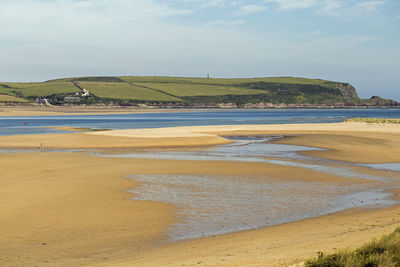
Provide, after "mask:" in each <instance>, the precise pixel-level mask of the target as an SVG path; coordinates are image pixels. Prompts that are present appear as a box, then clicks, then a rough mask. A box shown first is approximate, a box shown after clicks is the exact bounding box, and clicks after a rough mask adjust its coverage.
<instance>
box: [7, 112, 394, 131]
mask: <svg viewBox="0 0 400 267" xmlns="http://www.w3.org/2000/svg"><path fill="white" fill-rule="evenodd" d="M165 111H166V112H154V113H148V112H147V113H133V114H112V115H110V114H108V115H57V116H18V117H0V135H25V134H46V133H64V132H63V131H57V130H55V129H53V128H51V127H57V126H71V127H77V128H93V129H111V130H117V129H139V128H161V127H178V126H201V125H240V124H289V123H332V122H341V121H344V120H345V119H348V118H358V117H359V118H368V117H369V118H397V119H400V109H389V108H379V109H259V110H198V111H197V110H193V111H182V110H179V109H166V110H165Z"/></svg>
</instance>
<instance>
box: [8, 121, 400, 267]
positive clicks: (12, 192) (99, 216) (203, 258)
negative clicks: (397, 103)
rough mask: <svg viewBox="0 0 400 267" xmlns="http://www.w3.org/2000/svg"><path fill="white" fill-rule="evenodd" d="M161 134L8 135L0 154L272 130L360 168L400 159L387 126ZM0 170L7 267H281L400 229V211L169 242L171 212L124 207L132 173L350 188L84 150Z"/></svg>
mask: <svg viewBox="0 0 400 267" xmlns="http://www.w3.org/2000/svg"><path fill="white" fill-rule="evenodd" d="M165 131H166V129H155V130H154V132H153V133H152V135H149V133H148V132H143V131H142V132H140V131H138V130H129V131H122V132H118V131H115V132H91V133H72V134H65V135H38V136H5V137H0V147H37V144H38V142H40V141H41V140H46V141H45V145H46V146H49V147H54V148H57V147H68V148H89V147H90V148H108V149H111V148H112V149H119V148H129V149H131V148H136V147H146V146H147V147H174V146H185V145H186V146H192V145H212V144H221V143H226V142H228V141H227V140H226V139H225V138H223V137H220V136H219V135H231V134H276V135H295V137H290V138H287V139H283V140H281V141H279V142H284V143H293V144H300V145H309V146H315V147H323V148H327V149H330V150H329V151H312V152H307V153H321V154H318V156H321V157H325V158H333V159H335V158H339V159H341V160H347V161H357V162H363V163H371V162H377V163H380V162H396V161H398V159H399V157H398V151H399V146H400V144H399V143H400V142H399V139H400V138H399V132H400V131H399V127H398V126H392V125H389V126H387V127H386V126H381V125H367V124H365V125H364V124H363V125H362V126H361V127H360V128H355V126H354V125H353V124H347V123H343V124H323V125H276V126H275V125H265V126H259V125H254V126H251V127H250V126H249V127H247V126H206V127H183V128H181V131H182V134H181V135H179V128H175V129H173V130H171V135H170V136H169V137H167V138H163V135H162V133H163V132H165ZM187 133H190V134H189V135H187ZM366 152H368V153H366ZM304 153H305V152H304ZM377 155H382V156H377ZM0 169H1V172H0V200H1V201H0V210H1V212H0V219H1V222H2V227H1V228H0V235H1V236H2V239H1V240H0V262H1V265H4V266H26V265H37V266H48V265H51V266H71V265H72V266H74V265H84V266H92V265H96V264H99V265H103V266H137V265H140V266H182V265H185V266H192V265H196V266H199V265H200V266H286V265H288V264H292V263H295V262H301V261H302V260H304V259H305V258H307V257H312V256H314V255H315V253H316V252H317V251H322V250H323V251H328V252H329V251H331V252H332V251H335V250H337V249H338V248H345V247H355V246H358V245H361V244H362V243H364V242H366V241H368V240H370V239H371V238H372V237H376V236H379V235H381V234H383V233H387V232H389V231H391V230H393V229H394V228H395V227H397V226H400V206H398V205H397V206H393V207H389V208H382V209H374V210H366V209H356V210H347V211H344V212H339V213H335V214H331V215H327V216H322V217H319V218H314V219H307V220H302V221H299V222H294V223H287V224H283V225H278V226H273V227H267V228H264V229H257V230H250V231H245V232H238V233H231V234H226V235H220V236H215V237H208V238H202V239H194V240H190V241H182V242H174V243H168V242H166V237H165V232H166V229H167V228H168V227H169V225H171V223H172V222H174V221H175V220H176V219H177V218H176V217H175V211H176V207H175V206H173V205H169V204H165V203H160V202H151V201H150V202H149V201H133V200H127V198H130V194H129V193H127V190H129V189H130V188H132V187H134V186H136V185H137V183H136V182H134V181H132V180H129V179H127V178H125V177H126V176H127V175H134V174H170V175H174V174H190V175H202V174H215V175H237V176H240V175H249V174H250V175H264V176H265V175H266V174H268V176H270V177H273V179H277V181H284V180H290V181H296V180H297V181H302V182H307V181H313V182H316V181H317V182H326V183H330V182H335V183H348V182H349V181H347V180H346V179H344V178H342V177H338V176H334V175H329V174H321V173H318V172H314V171H312V170H308V169H303V168H299V167H290V166H278V165H274V164H267V163H251V162H207V161H203V162H201V161H173V160H149V159H122V158H98V157H93V156H91V155H89V154H85V153H53V152H42V153H11V154H0ZM370 172H371V174H376V173H378V172H380V171H378V170H370ZM352 182H354V183H357V182H360V183H364V182H365V181H362V180H360V181H352Z"/></svg>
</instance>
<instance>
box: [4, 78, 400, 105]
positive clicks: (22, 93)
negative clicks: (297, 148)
mask: <svg viewBox="0 0 400 267" xmlns="http://www.w3.org/2000/svg"><path fill="white" fill-rule="evenodd" d="M35 101H36V102H38V103H49V104H52V105H64V104H87V105H90V104H106V105H111V104H112V105H122V106H123V105H151V106H173V107H274V106H278V107H280V106H282V105H283V106H289V107H290V106H305V107H307V106H316V105H322V106H360V105H361V106H397V105H398V103H397V102H395V101H392V100H386V99H382V98H379V97H374V98H371V99H368V100H363V99H360V98H359V97H358V95H357V92H356V90H355V88H354V87H353V86H351V85H350V84H347V83H341V82H334V81H327V80H320V79H307V78H298V77H270V78H244V79H208V78H186V77H152V76H121V77H78V78H64V79H56V80H51V81H46V82H39V83H1V82H0V102H9V103H12V102H14V103H24V102H31V103H33V102H35Z"/></svg>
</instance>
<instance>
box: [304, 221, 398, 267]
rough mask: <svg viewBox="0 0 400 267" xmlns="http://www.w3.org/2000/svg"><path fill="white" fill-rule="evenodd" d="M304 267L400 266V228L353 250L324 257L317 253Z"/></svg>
mask: <svg viewBox="0 0 400 267" xmlns="http://www.w3.org/2000/svg"><path fill="white" fill-rule="evenodd" d="M305 266H306V267H330V266H332V267H336V266H337V267H339V266H340V267H364V266H365V267H366V266H382V267H383V266H385V267H389V266H400V228H397V229H396V230H395V231H394V232H393V233H391V234H389V235H385V236H383V237H382V238H380V239H377V240H373V241H372V242H370V243H368V244H366V245H364V246H362V247H360V248H358V249H356V250H354V251H345V252H339V253H334V254H329V255H325V254H323V253H322V252H318V257H317V258H316V259H312V260H308V261H306V263H305Z"/></svg>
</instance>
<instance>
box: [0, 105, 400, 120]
mask: <svg viewBox="0 0 400 267" xmlns="http://www.w3.org/2000/svg"><path fill="white" fill-rule="evenodd" d="M279 109H289V110H296V109H320V110H324V109H338V110H340V109H359V110H365V109H400V106H330V105H327V106H322V107H321V106H320V105H315V106H312V105H311V106H309V105H305V106H302V105H293V106H291V105H277V106H265V107H257V106H249V107H207V106H199V107H174V106H170V107H169V106H165V107H164V106H149V107H147V108H143V107H137V106H39V105H16V106H15V105H0V117H6V116H9V117H16V116H56V115H59V116H60V115H69V116H73V115H113V114H114V115H118V114H135V113H160V112H161V113H163V112H196V111H227V110H243V111H245V110H279Z"/></svg>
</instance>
